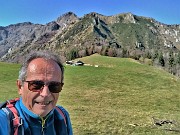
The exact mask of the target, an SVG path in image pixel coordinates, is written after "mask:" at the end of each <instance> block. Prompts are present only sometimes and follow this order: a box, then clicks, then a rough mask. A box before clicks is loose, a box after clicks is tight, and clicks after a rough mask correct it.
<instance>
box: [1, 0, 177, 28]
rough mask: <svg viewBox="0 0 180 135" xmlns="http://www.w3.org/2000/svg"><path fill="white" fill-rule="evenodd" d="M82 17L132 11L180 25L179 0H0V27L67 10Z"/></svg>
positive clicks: (53, 17)
mask: <svg viewBox="0 0 180 135" xmlns="http://www.w3.org/2000/svg"><path fill="white" fill-rule="evenodd" d="M69 11H71V12H73V13H75V14H76V15H77V16H78V17H82V16H84V15H85V14H88V13H90V12H97V13H100V14H103V15H106V16H109V15H116V14H120V13H127V12H131V13H133V14H135V15H138V16H145V17H152V18H154V19H155V20H157V21H159V22H162V23H165V24H180V0H0V26H7V25H10V24H16V23H22V22H32V23H39V24H46V23H48V22H51V21H54V20H56V19H57V18H58V17H59V16H61V15H63V14H64V13H67V12H69Z"/></svg>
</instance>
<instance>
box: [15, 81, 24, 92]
mask: <svg viewBox="0 0 180 135" xmlns="http://www.w3.org/2000/svg"><path fill="white" fill-rule="evenodd" d="M16 85H17V87H18V93H19V95H21V94H22V88H23V86H22V81H20V80H17V81H16Z"/></svg>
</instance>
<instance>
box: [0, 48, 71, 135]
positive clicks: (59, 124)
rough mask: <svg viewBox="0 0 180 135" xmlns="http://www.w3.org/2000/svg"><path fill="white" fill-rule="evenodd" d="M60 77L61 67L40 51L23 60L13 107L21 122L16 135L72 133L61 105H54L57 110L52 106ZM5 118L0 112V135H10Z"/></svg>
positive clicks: (9, 123) (58, 91)
mask: <svg viewBox="0 0 180 135" xmlns="http://www.w3.org/2000/svg"><path fill="white" fill-rule="evenodd" d="M63 78H64V68H63V65H62V63H61V62H60V60H59V59H58V57H57V56H56V55H53V54H52V53H50V52H43V51H42V52H34V53H32V54H30V55H29V56H28V57H27V58H26V60H25V61H24V63H23V65H22V67H21V69H20V72H19V78H18V80H17V87H18V93H19V95H20V100H18V101H17V102H16V103H15V108H16V109H17V111H18V114H19V117H20V118H21V119H22V122H21V123H20V124H19V125H20V126H22V128H21V131H18V133H19V134H25V135H72V134H73V133H72V126H71V121H70V117H69V113H68V112H67V111H66V110H65V109H64V108H63V107H61V106H58V108H60V110H59V109H57V107H56V103H57V101H58V97H59V93H60V92H61V90H62V87H63ZM6 110H7V109H6ZM59 112H62V113H59ZM8 117H9V116H8V114H7V111H4V110H3V109H1V110H0V135H9V134H14V129H13V128H14V127H13V124H12V122H11V121H10V120H9V118H8ZM21 124H22V125H21Z"/></svg>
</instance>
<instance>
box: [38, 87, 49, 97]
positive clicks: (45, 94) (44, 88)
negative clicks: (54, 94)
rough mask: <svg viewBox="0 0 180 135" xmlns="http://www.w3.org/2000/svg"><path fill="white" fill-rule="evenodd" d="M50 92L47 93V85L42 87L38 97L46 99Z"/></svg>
mask: <svg viewBox="0 0 180 135" xmlns="http://www.w3.org/2000/svg"><path fill="white" fill-rule="evenodd" d="M50 93H51V92H50V91H49V88H48V86H47V85H44V87H43V89H42V90H41V93H40V95H41V96H43V97H46V96H48V95H49V94H50Z"/></svg>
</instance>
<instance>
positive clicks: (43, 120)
mask: <svg viewBox="0 0 180 135" xmlns="http://www.w3.org/2000/svg"><path fill="white" fill-rule="evenodd" d="M40 118H41V127H42V130H41V133H42V135H44V128H45V123H46V120H47V118H48V117H46V118H45V119H44V118H43V117H40Z"/></svg>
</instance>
